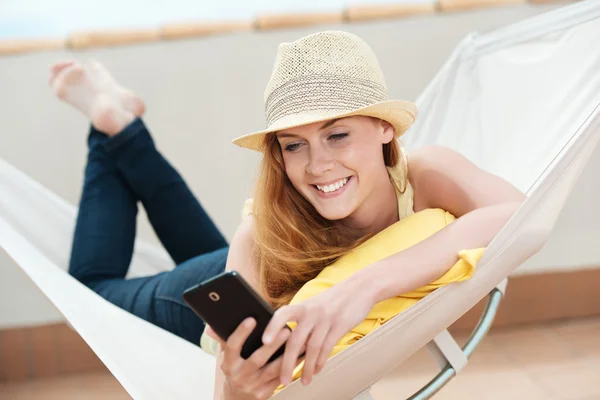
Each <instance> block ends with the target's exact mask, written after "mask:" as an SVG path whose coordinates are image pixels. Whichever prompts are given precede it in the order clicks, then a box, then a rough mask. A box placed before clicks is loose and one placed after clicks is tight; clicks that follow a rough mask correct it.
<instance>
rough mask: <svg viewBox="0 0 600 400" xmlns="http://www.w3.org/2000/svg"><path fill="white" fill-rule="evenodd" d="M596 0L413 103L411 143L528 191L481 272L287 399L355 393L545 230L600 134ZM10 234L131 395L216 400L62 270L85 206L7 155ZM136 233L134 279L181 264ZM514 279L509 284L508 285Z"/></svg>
mask: <svg viewBox="0 0 600 400" xmlns="http://www.w3.org/2000/svg"><path fill="white" fill-rule="evenodd" d="M598 37H600V2H597V1H594V0H589V1H584V2H579V3H576V4H573V5H570V6H568V7H565V8H562V9H558V10H556V11H553V12H550V13H548V14H544V15H541V16H538V17H535V18H532V19H530V20H527V21H524V22H521V23H519V24H516V25H513V26H509V27H506V28H504V29H501V30H498V31H496V32H492V33H489V34H486V35H481V36H478V35H472V36H469V37H468V38H466V39H465V40H464V41H463V42H461V43H460V44H459V46H458V47H457V48H456V50H455V52H454V54H453V55H452V57H451V58H450V59H449V60H448V62H447V63H446V65H445V66H444V67H443V68H442V69H441V70H440V72H439V73H438V75H437V76H436V77H435V79H434V80H433V81H432V82H431V84H430V85H429V86H428V87H427V88H426V90H425V91H424V93H423V94H422V95H421V96H420V98H419V99H418V101H417V105H418V106H419V109H420V112H419V117H418V119H417V123H416V124H415V125H414V126H413V127H412V128H411V129H410V131H409V132H408V133H407V134H406V135H405V136H404V137H403V139H402V140H403V141H404V142H405V144H406V145H407V147H408V148H409V149H410V148H414V147H419V146H422V145H425V144H434V143H437V144H443V145H447V146H450V147H452V148H454V149H456V150H458V151H460V152H462V153H463V154H465V155H466V156H468V157H469V158H470V159H472V160H473V161H474V162H475V163H477V164H478V165H480V166H481V167H483V168H485V169H487V170H489V171H491V172H493V173H496V174H498V175H500V176H502V177H504V178H506V179H508V180H509V181H511V182H512V183H514V184H515V185H517V186H518V187H519V188H520V189H522V190H524V191H526V192H527V193H528V200H527V201H526V202H525V204H524V205H523V206H522V207H521V209H520V210H519V211H518V212H517V213H516V215H515V216H514V217H513V218H512V219H511V220H510V221H509V223H508V224H507V225H506V226H505V227H504V229H503V230H502V231H501V232H500V233H499V234H498V235H497V237H496V238H495V239H494V241H493V242H492V243H491V245H490V246H489V247H488V249H487V251H486V253H485V255H484V257H483V259H482V260H481V261H480V263H479V264H478V266H477V271H476V273H475V275H474V276H473V278H471V279H470V280H468V281H466V282H462V283H459V284H453V285H451V286H447V287H444V288H442V289H440V290H438V291H436V292H434V293H433V294H431V295H429V296H428V297H426V298H425V299H423V300H421V301H420V302H419V303H417V304H416V305H415V306H413V307H411V308H409V309H408V310H407V311H405V312H404V313H402V314H400V315H399V316H397V317H396V318H394V319H392V320H391V321H390V322H388V323H386V324H385V325H384V326H383V327H381V328H380V329H378V330H376V331H375V332H373V333H371V334H370V335H368V336H367V337H365V338H364V339H362V340H361V341H359V342H358V343H356V344H354V345H353V346H352V347H350V348H349V349H348V350H346V351H344V352H341V353H340V354H338V355H337V356H335V357H334V358H332V359H331V360H330V361H329V362H328V364H327V366H326V367H325V369H324V370H323V371H322V372H321V373H320V374H319V375H318V376H317V377H316V378H315V379H314V381H313V383H312V384H311V385H310V387H304V386H302V385H301V384H298V383H293V384H291V385H290V386H288V387H287V388H286V389H285V390H283V391H282V392H280V393H279V394H277V395H276V396H275V398H277V399H286V400H290V399H303V400H304V399H312V398H316V399H323V398H325V399H349V398H352V397H353V396H356V395H357V394H358V393H360V392H361V391H363V390H364V389H365V388H368V387H369V386H370V385H372V384H373V383H374V382H376V381H377V380H378V379H379V378H380V377H381V376H383V375H384V374H386V373H387V372H389V371H391V370H392V369H393V368H394V367H395V366H397V365H398V364H399V363H401V362H402V361H404V360H406V359H407V358H408V357H409V356H410V355H411V354H412V353H414V352H415V351H417V350H418V349H419V348H421V347H422V346H423V345H425V344H426V343H427V342H429V341H430V340H432V339H433V338H434V337H435V336H436V335H437V334H438V333H439V332H441V331H443V330H444V329H446V327H448V326H449V325H450V324H451V323H452V322H453V321H455V320H456V319H457V318H459V317H460V316H461V315H462V314H464V313H465V312H466V311H467V310H468V309H469V308H471V307H472V306H474V305H475V304H476V303H477V302H478V301H479V300H480V299H481V298H483V297H484V296H485V295H486V294H487V293H488V292H489V291H490V290H491V289H492V288H493V287H494V286H496V285H497V284H498V283H499V282H501V281H502V280H503V279H504V278H505V277H506V276H508V275H509V274H510V273H511V272H512V271H514V269H515V268H516V267H518V266H519V265H520V264H521V263H522V262H524V261H525V260H526V259H527V257H528V256H529V255H531V254H532V252H534V251H535V250H537V249H539V248H540V247H541V246H542V244H543V243H544V241H545V240H546V239H547V237H548V235H549V233H550V231H551V229H552V227H553V225H554V223H555V221H556V218H557V217H558V215H559V213H560V210H561V208H562V206H563V205H564V202H565V200H566V198H567V196H568V194H569V192H570V191H571V189H572V186H573V184H574V183H575V181H576V179H577V177H578V176H579V174H580V173H581V171H582V169H583V168H584V166H585V164H586V162H587V160H588V159H589V156H590V155H591V154H592V152H593V149H594V147H595V146H596V143H597V141H598V139H599V137H600V53H598V52H597V51H596V49H597V45H595V42H596V40H597V38H598ZM0 193H2V195H1V196H0V245H1V246H2V248H3V249H4V250H5V251H6V252H7V253H8V254H9V255H10V256H11V257H12V258H13V259H14V260H15V262H16V263H17V264H18V265H20V266H21V267H22V269H23V270H24V271H25V273H26V274H27V275H28V276H29V277H30V278H31V279H32V280H33V282H35V284H36V285H37V286H38V287H39V288H40V290H41V291H42V292H43V293H44V294H45V295H46V296H47V297H48V298H49V299H50V301H52V302H53V303H54V305H55V306H56V307H57V308H58V309H59V310H60V311H61V312H62V313H63V314H64V316H65V318H66V319H67V320H68V321H69V323H70V324H71V325H72V326H73V327H74V329H76V330H77V332H78V333H79V334H80V335H81V336H82V337H83V339H84V340H85V341H86V342H87V343H88V344H89V345H90V347H91V348H92V349H93V351H94V352H96V354H98V356H99V357H100V359H101V360H102V361H103V362H104V363H105V364H106V366H107V367H108V368H109V370H110V371H111V372H112V373H113V374H114V375H115V377H116V378H117V379H118V380H119V381H120V382H121V384H122V385H123V386H124V388H125V389H126V390H127V391H128V392H129V394H130V395H131V396H132V397H133V398H135V399H161V400H162V399H166V398H168V399H210V398H212V393H213V379H214V364H215V360H214V358H213V357H211V356H209V355H207V354H206V353H204V352H203V351H202V350H201V349H200V348H198V347H196V346H194V345H192V344H189V343H187V342H186V341H184V340H183V339H179V338H178V337H176V336H174V335H171V334H169V333H168V332H166V331H164V330H162V329H160V328H157V327H155V326H153V325H151V324H149V323H147V322H145V321H143V320H141V319H139V318H137V317H135V316H132V315H131V314H129V313H127V312H125V311H123V310H121V309H119V308H117V307H115V306H113V305H111V304H109V303H108V302H106V301H104V300H103V299H102V298H100V297H99V296H97V295H96V294H95V293H93V292H92V291H90V290H88V289H87V288H86V287H85V286H83V285H81V284H80V283H79V282H77V281H76V280H74V279H73V278H71V277H70V276H69V275H68V274H67V273H66V272H65V269H66V266H67V263H68V255H69V251H70V239H71V234H72V231H73V227H74V222H75V213H76V209H75V207H74V206H73V205H71V204H68V203H66V202H65V201H64V200H62V199H60V198H59V197H57V196H56V195H55V194H53V193H52V192H50V191H49V190H47V189H46V188H44V187H43V186H41V185H40V184H39V183H37V182H36V181H34V180H33V179H31V178H30V177H28V176H27V175H25V174H24V173H22V172H20V171H18V170H16V169H15V168H14V167H12V166H11V165H9V164H8V163H6V162H4V161H3V160H0ZM171 263H172V262H171V261H170V260H169V258H168V256H167V255H166V253H165V252H164V251H163V250H162V249H160V248H156V247H152V246H150V245H148V244H145V243H142V242H140V241H138V243H137V244H136V252H135V255H134V260H133V264H132V268H131V273H130V276H141V275H147V274H151V273H155V272H158V271H160V270H163V269H164V268H168V267H169V266H170V265H171ZM509 290H510V289H509Z"/></svg>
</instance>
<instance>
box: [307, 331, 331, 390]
mask: <svg viewBox="0 0 600 400" xmlns="http://www.w3.org/2000/svg"><path fill="white" fill-rule="evenodd" d="M329 328H330V326H329V325H326V324H321V326H319V327H317V328H315V329H314V330H313V332H312V334H311V335H310V338H309V339H308V344H307V346H306V358H305V360H304V366H303V367H302V383H303V384H305V385H308V384H310V382H311V381H312V378H313V375H314V374H315V373H316V367H317V360H318V358H319V355H320V354H321V350H322V347H323V344H324V342H325V339H326V337H327V333H328V332H329Z"/></svg>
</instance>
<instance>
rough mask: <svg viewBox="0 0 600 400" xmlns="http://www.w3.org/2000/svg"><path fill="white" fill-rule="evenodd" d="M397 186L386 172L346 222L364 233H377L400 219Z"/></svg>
mask: <svg viewBox="0 0 600 400" xmlns="http://www.w3.org/2000/svg"><path fill="white" fill-rule="evenodd" d="M399 218H400V217H399V215H398V198H397V195H396V188H395V187H394V185H393V184H392V182H391V181H390V179H389V176H388V175H387V174H386V175H385V178H384V179H382V182H381V183H380V184H378V185H376V187H375V190H373V192H372V193H371V194H370V195H369V197H368V198H366V199H365V201H364V202H363V204H361V206H360V208H359V209H358V210H356V211H355V212H354V213H353V214H352V215H350V216H349V217H348V218H346V219H345V221H344V223H345V224H347V225H349V226H352V227H353V228H355V229H358V230H359V231H361V232H362V233H363V234H365V235H366V234H376V233H378V232H381V231H382V230H384V229H386V228H387V227H389V226H390V225H392V224H395V223H396V222H398V220H399Z"/></svg>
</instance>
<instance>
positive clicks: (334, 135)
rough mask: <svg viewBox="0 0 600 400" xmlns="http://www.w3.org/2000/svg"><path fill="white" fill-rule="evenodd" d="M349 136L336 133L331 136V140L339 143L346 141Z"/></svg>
mask: <svg viewBox="0 0 600 400" xmlns="http://www.w3.org/2000/svg"><path fill="white" fill-rule="evenodd" d="M347 136H348V134H347V133H334V134H333V135H330V136H329V140H333V141H334V142H339V141H340V140H343V139H345V138H346V137H347Z"/></svg>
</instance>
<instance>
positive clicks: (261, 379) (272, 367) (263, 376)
mask: <svg viewBox="0 0 600 400" xmlns="http://www.w3.org/2000/svg"><path fill="white" fill-rule="evenodd" d="M282 362H283V358H281V357H279V358H278V359H276V360H274V361H272V362H270V363H269V364H267V365H266V366H265V367H264V368H261V369H260V370H258V371H256V373H255V374H254V375H252V376H251V377H249V379H248V381H249V382H251V383H250V385H249V388H250V391H252V392H256V391H257V390H259V389H260V388H262V387H263V386H264V385H266V384H268V383H269V382H271V381H272V380H273V379H276V380H277V382H280V380H279V371H281V363H282Z"/></svg>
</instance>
